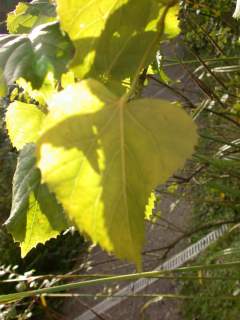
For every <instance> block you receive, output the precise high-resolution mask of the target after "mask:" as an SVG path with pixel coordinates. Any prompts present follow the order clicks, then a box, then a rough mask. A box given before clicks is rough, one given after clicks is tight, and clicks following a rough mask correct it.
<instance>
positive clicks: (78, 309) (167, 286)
mask: <svg viewBox="0 0 240 320" xmlns="http://www.w3.org/2000/svg"><path fill="white" fill-rule="evenodd" d="M182 52H183V50H182V49H181V48H179V47H178V43H172V44H171V45H167V46H166V47H165V48H164V54H167V55H168V56H174V57H176V55H182V54H183V53H182ZM166 71H167V73H168V75H169V76H170V77H171V79H174V80H176V81H177V80H179V79H180V82H177V85H176V87H177V88H178V90H180V92H181V93H182V94H184V95H186V96H187V97H188V98H189V99H191V101H193V102H195V101H197V100H198V101H199V98H200V97H199V89H197V88H196V87H195V84H194V83H193V82H192V81H191V79H190V77H189V74H188V72H187V71H186V69H185V68H183V67H182V66H179V65H178V66H174V67H169V68H168V69H167V70H166ZM143 95H144V96H148V97H155V98H163V99H168V100H182V101H183V100H184V99H180V97H179V95H178V94H176V93H174V92H173V91H172V90H170V89H169V88H167V87H166V86H163V85H160V84H159V83H158V82H157V81H154V80H151V82H150V85H149V87H148V88H146V89H145V90H144V93H143ZM183 102H184V103H185V102H186V101H185V100H184V101H183ZM160 206H161V208H160V210H161V213H162V216H161V219H160V220H158V221H157V224H151V225H150V224H149V225H148V226H147V228H146V247H145V251H151V250H152V249H155V248H159V247H163V246H168V245H170V244H171V243H172V242H173V241H174V240H175V239H178V237H179V236H180V235H181V234H183V232H184V231H185V230H186V229H187V226H188V225H189V223H190V218H191V207H190V205H189V204H188V203H187V202H186V200H184V198H183V199H181V201H180V202H178V203H176V198H175V197H173V196H171V195H167V196H162V198H161V202H160ZM186 246H187V243H186V242H185V243H184V242H181V243H180V244H178V245H176V246H175V247H174V248H173V249H172V250H170V251H169V253H168V257H170V256H173V255H174V254H176V253H177V252H179V251H180V250H182V249H183V248H185V247H186ZM86 260H87V261H89V264H90V266H89V268H88V271H87V272H88V273H91V274H102V273H104V274H108V273H109V274H113V273H114V274H125V273H128V272H134V271H135V269H134V266H132V265H130V264H127V263H124V262H121V261H118V260H114V259H113V257H109V256H108V255H107V254H106V253H104V252H102V251H101V250H100V249H99V248H98V247H96V248H94V249H93V250H92V252H91V253H90V254H89V255H88V256H87V257H86ZM143 261H144V263H143V265H144V271H148V270H152V269H154V268H156V267H157V266H158V265H159V264H160V263H161V262H162V260H161V252H156V253H154V254H153V253H152V254H151V253H146V254H144V256H143ZM125 285H126V283H124V284H121V285H120V286H118V287H116V286H115V287H114V286H111V287H105V288H103V287H101V288H100V287H99V286H98V287H96V288H92V287H91V288H87V289H84V290H82V289H81V291H77V292H78V293H81V294H83V293H86V294H91V293H92V294H95V293H97V292H98V293H100V292H105V293H107V292H108V291H109V290H112V291H114V292H115V291H117V290H118V289H119V288H121V287H123V286H125ZM176 290H177V286H176V283H174V282H173V281H170V280H158V281H157V282H156V283H154V284H153V285H151V286H149V287H148V288H147V289H146V290H144V293H145V294H146V293H176ZM148 300H149V298H142V297H141V298H136V297H135V298H129V299H128V300H127V301H125V302H122V303H121V304H119V305H117V306H115V307H113V308H112V309H110V310H109V311H108V312H107V313H104V314H101V315H100V314H99V315H96V319H104V320H105V319H106V320H110V319H114V320H138V319H139V320H140V319H147V320H168V319H169V320H182V316H181V308H180V307H179V302H174V301H165V300H164V301H162V302H158V303H155V304H152V305H151V306H150V307H149V308H147V309H146V311H145V312H144V313H141V309H142V307H143V306H144V304H145V303H146V302H147V301H148ZM101 301H102V299H100V298H99V299H94V298H93V297H90V298H81V299H80V298H72V299H69V300H68V302H67V303H65V306H64V310H63V313H64V315H65V317H66V319H67V320H77V319H78V318H79V316H80V315H82V314H83V313H84V311H86V310H88V309H89V308H90V309H91V308H92V307H93V306H95V305H96V304H98V303H99V302H101ZM81 320H84V319H81Z"/></svg>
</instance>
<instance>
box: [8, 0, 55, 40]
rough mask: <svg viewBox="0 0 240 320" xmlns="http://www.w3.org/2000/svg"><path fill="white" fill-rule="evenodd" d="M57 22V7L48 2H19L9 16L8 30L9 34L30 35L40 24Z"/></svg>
mask: <svg viewBox="0 0 240 320" xmlns="http://www.w3.org/2000/svg"><path fill="white" fill-rule="evenodd" d="M55 20H56V14H55V7H54V5H53V4H50V2H49V1H48V0H41V1H39V0H37V1H34V2H32V3H24V2H19V3H18V5H17V6H16V8H15V10H14V11H12V12H10V13H9V14H8V16H7V29H8V31H9V33H18V34H20V33H28V32H30V31H31V30H32V29H33V28H35V27H37V26H39V25H40V24H44V23H48V22H53V21H55Z"/></svg>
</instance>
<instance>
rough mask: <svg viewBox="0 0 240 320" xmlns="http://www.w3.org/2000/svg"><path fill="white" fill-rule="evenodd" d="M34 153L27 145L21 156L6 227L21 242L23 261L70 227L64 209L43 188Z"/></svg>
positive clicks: (45, 188)
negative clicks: (32, 250) (30, 252)
mask: <svg viewBox="0 0 240 320" xmlns="http://www.w3.org/2000/svg"><path fill="white" fill-rule="evenodd" d="M34 150H35V147H34V145H31V144H28V145H26V146H25V147H24V148H23V149H22V151H21V152H20V156H19V159H18V164H17V169H16V172H15V175H14V179H13V201H12V209H11V214H10V217H9V219H8V220H7V221H6V223H5V224H6V226H7V229H8V231H9V232H10V233H11V234H12V236H13V238H14V240H15V241H16V242H20V246H21V255H22V257H24V256H25V255H26V254H27V253H28V252H29V251H30V250H31V249H32V248H34V247H36V245H37V244H38V243H45V242H46V241H47V240H49V239H51V238H54V237H56V236H57V235H58V234H59V233H60V232H61V231H63V230H65V229H66V228H67V227H68V224H67V220H66V218H65V216H64V213H63V209H62V207H61V206H60V205H59V204H58V203H57V202H56V199H55V197H54V195H53V194H51V193H50V192H49V191H48V188H47V186H46V185H43V184H41V174H40V171H39V169H37V168H36V167H35V162H36V159H35V153H34Z"/></svg>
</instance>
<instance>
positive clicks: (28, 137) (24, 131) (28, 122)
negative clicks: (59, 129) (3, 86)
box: [6, 101, 45, 150]
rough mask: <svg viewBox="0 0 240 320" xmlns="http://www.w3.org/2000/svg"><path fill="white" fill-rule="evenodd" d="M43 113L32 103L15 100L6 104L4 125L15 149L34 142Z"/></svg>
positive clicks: (40, 125)
mask: <svg viewBox="0 0 240 320" xmlns="http://www.w3.org/2000/svg"><path fill="white" fill-rule="evenodd" d="M44 117H45V114H44V113H43V112H42V111H41V110H39V109H38V108H37V107H36V106H35V105H34V104H27V103H23V102H20V101H15V102H13V103H11V104H10V105H9V106H8V109H7V113H6V126H7V130H8V135H9V137H10V140H11V142H12V145H13V146H14V147H15V148H17V150H20V149H22V147H23V146H24V145H25V144H27V143H30V142H36V140H37V138H38V136H39V132H40V130H41V127H42V122H43V119H44Z"/></svg>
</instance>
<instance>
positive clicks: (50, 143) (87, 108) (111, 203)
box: [37, 80, 197, 266]
mask: <svg viewBox="0 0 240 320" xmlns="http://www.w3.org/2000/svg"><path fill="white" fill-rule="evenodd" d="M49 109H50V113H49V114H48V116H47V117H46V119H45V121H44V123H45V126H44V129H43V134H42V136H41V137H40V139H39V141H38V142H37V159H38V167H39V168H40V170H41V173H42V179H43V182H44V183H47V185H48V187H49V188H50V190H51V191H53V192H54V193H55V194H56V197H57V199H58V201H59V202H61V203H62V205H63V207H64V209H65V211H66V213H67V214H68V216H69V218H70V220H71V221H72V222H73V223H74V224H75V225H76V226H77V227H78V228H79V229H80V230H82V231H84V232H86V233H87V234H88V235H89V236H90V237H91V238H92V240H93V241H94V242H97V243H99V244H100V245H101V246H102V247H103V248H104V249H106V250H107V251H110V252H112V251H113V252H114V253H115V254H116V255H117V256H119V257H121V258H127V259H128V260H131V261H134V262H135V263H136V264H137V265H138V266H139V265H140V264H141V250H142V245H143V240H144V211H145V206H146V204H147V203H148V199H149V196H150V194H151V191H152V190H153V188H154V187H156V186H157V185H158V184H160V183H163V182H165V181H166V179H167V178H168V177H169V176H171V175H172V174H173V172H174V171H176V170H177V169H178V168H180V167H181V166H182V165H183V164H184V161H185V160H186V158H187V157H189V156H190V155H191V154H192V152H193V147H194V145H195V144H196V141H197V135H196V128H195V125H194V123H193V122H192V120H191V118H190V117H189V116H188V115H187V114H186V113H185V111H183V110H182V109H181V107H180V106H179V105H174V104H171V103H170V102H167V101H163V100H154V99H142V100H135V101H132V102H129V103H127V102H126V101H125V99H123V98H118V97H116V96H114V95H113V94H112V93H111V92H109V91H108V90H107V89H106V88H105V87H104V86H103V85H102V84H100V83H99V82H97V81H95V80H85V81H82V82H80V83H78V84H75V85H72V86H69V87H67V88H66V89H65V90H64V91H62V92H60V93H58V94H57V95H56V96H55V97H54V98H53V99H52V101H50V103H49Z"/></svg>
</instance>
